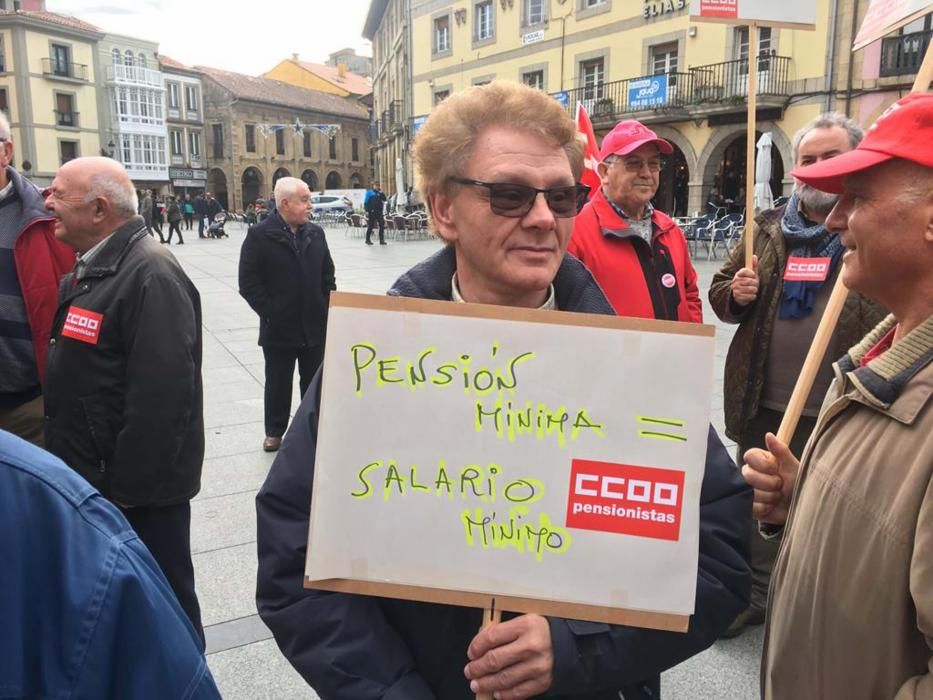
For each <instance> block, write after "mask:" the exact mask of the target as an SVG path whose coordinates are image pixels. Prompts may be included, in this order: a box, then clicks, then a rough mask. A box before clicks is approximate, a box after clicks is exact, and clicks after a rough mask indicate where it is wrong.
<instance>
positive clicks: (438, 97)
mask: <svg viewBox="0 0 933 700" xmlns="http://www.w3.org/2000/svg"><path fill="white" fill-rule="evenodd" d="M448 97H450V90H438V91H437V92H435V93H434V104H435V105H439V104H440V103H441V102H443V101H444V100H446V99H447V98H448Z"/></svg>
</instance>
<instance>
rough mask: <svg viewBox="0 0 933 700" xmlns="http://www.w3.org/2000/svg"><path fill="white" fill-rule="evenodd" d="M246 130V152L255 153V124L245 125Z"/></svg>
mask: <svg viewBox="0 0 933 700" xmlns="http://www.w3.org/2000/svg"><path fill="white" fill-rule="evenodd" d="M244 129H245V131H246V152H247V153H255V152H256V126H255V125H253V124H247V125H246V126H245V127H244Z"/></svg>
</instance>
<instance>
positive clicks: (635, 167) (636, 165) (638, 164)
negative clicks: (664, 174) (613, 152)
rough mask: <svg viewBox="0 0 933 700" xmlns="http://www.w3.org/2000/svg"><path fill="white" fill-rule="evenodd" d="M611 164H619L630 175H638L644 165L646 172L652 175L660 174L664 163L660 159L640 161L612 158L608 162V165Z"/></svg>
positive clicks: (636, 159)
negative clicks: (646, 167)
mask: <svg viewBox="0 0 933 700" xmlns="http://www.w3.org/2000/svg"><path fill="white" fill-rule="evenodd" d="M613 163H621V164H622V165H623V166H624V167H625V169H626V170H627V171H628V172H630V173H640V172H641V171H642V168H644V167H645V166H646V165H647V166H648V170H650V171H651V172H653V173H657V172H660V171H661V170H662V169H663V168H664V161H663V160H661V159H660V158H658V159H655V160H641V159H640V158H613V159H612V160H610V161H609V165H612V164H613Z"/></svg>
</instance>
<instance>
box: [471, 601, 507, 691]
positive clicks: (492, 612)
mask: <svg viewBox="0 0 933 700" xmlns="http://www.w3.org/2000/svg"><path fill="white" fill-rule="evenodd" d="M501 621H502V610H500V609H499V608H497V607H496V599H495V598H493V599H492V602H491V603H490V604H489V607H488V608H486V609H485V610H483V624H482V626H481V627H480V629H481V630H484V629H486V628H487V627H492V626H493V625H498V624H499V623H500V622H501ZM476 700H493V698H492V693H477V694H476Z"/></svg>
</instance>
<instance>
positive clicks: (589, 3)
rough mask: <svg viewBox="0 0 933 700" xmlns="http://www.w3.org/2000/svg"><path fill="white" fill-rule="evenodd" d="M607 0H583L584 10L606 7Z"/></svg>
mask: <svg viewBox="0 0 933 700" xmlns="http://www.w3.org/2000/svg"><path fill="white" fill-rule="evenodd" d="M606 2H607V0H583V9H584V10H588V9H590V8H591V7H599V6H600V5H605V4H606Z"/></svg>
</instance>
